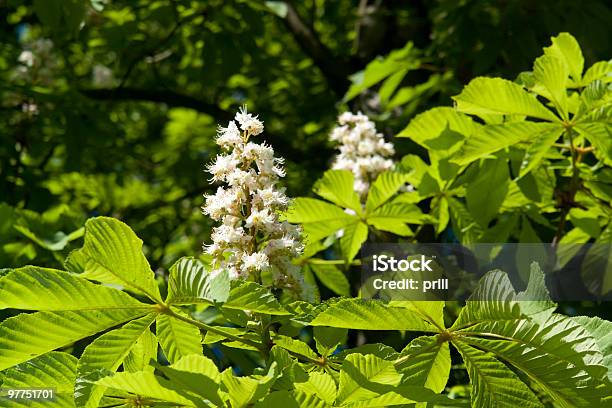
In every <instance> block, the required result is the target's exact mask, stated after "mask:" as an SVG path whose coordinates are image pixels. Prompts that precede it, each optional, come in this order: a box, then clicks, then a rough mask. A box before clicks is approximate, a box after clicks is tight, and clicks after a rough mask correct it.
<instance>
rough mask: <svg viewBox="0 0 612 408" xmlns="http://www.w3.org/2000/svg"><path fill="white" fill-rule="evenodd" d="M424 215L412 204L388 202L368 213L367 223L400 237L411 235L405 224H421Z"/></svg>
mask: <svg viewBox="0 0 612 408" xmlns="http://www.w3.org/2000/svg"><path fill="white" fill-rule="evenodd" d="M424 219H425V217H424V216H423V213H422V212H421V210H420V209H419V207H417V206H416V205H414V204H408V203H401V202H390V203H387V204H385V205H383V206H381V207H379V208H377V209H376V210H374V212H372V213H371V214H370V215H368V217H367V219H366V221H367V223H368V224H370V225H371V226H373V227H374V228H376V229H379V230H381V231H389V232H392V233H394V234H396V235H399V236H402V237H408V236H412V235H413V232H412V230H411V229H410V227H408V226H407V225H406V224H421V223H422V222H423V221H424Z"/></svg>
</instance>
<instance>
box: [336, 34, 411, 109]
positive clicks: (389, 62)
mask: <svg viewBox="0 0 612 408" xmlns="http://www.w3.org/2000/svg"><path fill="white" fill-rule="evenodd" d="M418 65H419V61H418V59H417V58H416V50H415V49H414V46H413V45H412V43H408V44H406V46H404V48H402V49H400V50H395V51H392V52H391V53H389V55H388V56H386V57H384V58H381V57H378V58H376V59H375V60H374V61H372V62H370V63H369V64H368V65H367V66H366V69H365V70H364V71H363V72H361V73H359V74H357V75H353V77H352V78H351V79H352V81H353V84H352V85H351V87H350V88H349V90H348V92H347V93H346V95H344V98H343V101H344V102H348V101H350V100H351V99H353V98H354V97H356V96H357V95H359V94H360V93H361V92H363V91H364V90H366V89H368V88H370V87H372V86H374V85H376V84H377V83H379V82H380V81H382V80H383V79H385V78H387V77H388V76H390V75H392V74H394V73H396V72H399V71H403V70H405V69H415V68H416V67H418Z"/></svg>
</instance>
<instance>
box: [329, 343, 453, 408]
mask: <svg viewBox="0 0 612 408" xmlns="http://www.w3.org/2000/svg"><path fill="white" fill-rule="evenodd" d="M401 378H402V375H401V374H400V373H398V371H397V370H396V368H395V366H394V362H393V361H389V360H384V359H382V358H379V357H377V356H375V355H372V354H359V353H354V354H349V355H348V356H347V357H346V358H345V359H344V360H343V362H342V369H341V371H340V379H339V389H338V395H337V397H336V405H338V406H346V407H351V408H357V407H363V408H366V407H387V406H394V405H406V404H412V403H415V402H423V403H432V405H436V404H439V405H442V406H444V405H450V406H463V404H461V403H458V401H453V400H450V399H448V398H446V397H444V396H441V395H437V394H436V393H435V392H433V391H432V390H429V389H427V388H424V387H420V386H414V385H401V384H400V381H401Z"/></svg>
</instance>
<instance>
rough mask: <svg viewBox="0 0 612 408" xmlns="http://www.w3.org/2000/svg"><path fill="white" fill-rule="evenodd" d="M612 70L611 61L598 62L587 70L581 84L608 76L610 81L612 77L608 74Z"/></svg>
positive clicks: (585, 84) (584, 84)
mask: <svg viewBox="0 0 612 408" xmlns="http://www.w3.org/2000/svg"><path fill="white" fill-rule="evenodd" d="M611 71H612V63H611V62H610V61H599V62H596V63H595V64H593V65H591V67H590V68H589V69H587V70H586V72H585V73H584V76H583V77H582V81H581V82H580V84H579V85H582V86H587V85H589V84H590V83H591V82H593V81H595V80H597V79H600V80H605V79H606V78H607V79H608V81H612V79H610V78H609V76H608V75H609V73H610V72H611Z"/></svg>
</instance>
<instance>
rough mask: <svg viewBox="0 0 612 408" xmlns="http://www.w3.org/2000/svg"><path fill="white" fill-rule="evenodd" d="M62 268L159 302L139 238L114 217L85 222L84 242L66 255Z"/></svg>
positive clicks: (152, 276) (92, 219)
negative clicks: (77, 248) (64, 267)
mask: <svg viewBox="0 0 612 408" xmlns="http://www.w3.org/2000/svg"><path fill="white" fill-rule="evenodd" d="M66 268H67V269H68V270H69V271H72V272H77V273H80V276H81V277H83V278H86V279H90V280H96V281H100V282H102V283H107V284H115V285H121V286H124V287H125V288H127V289H129V290H133V291H135V292H137V293H141V294H145V295H146V296H147V297H149V299H151V300H153V301H154V302H157V303H161V302H162V300H161V296H160V294H159V288H158V287H157V283H156V282H155V275H154V273H153V271H152V270H151V267H150V266H149V263H148V262H147V259H146V258H145V256H144V254H143V253H142V241H141V240H140V239H139V238H138V237H137V236H136V234H134V231H132V230H131V229H130V227H128V226H127V225H126V224H124V223H122V222H121V221H119V220H116V219H114V218H108V217H97V218H91V219H89V220H88V221H87V222H86V223H85V244H84V245H83V248H81V249H79V250H76V251H73V252H72V253H71V254H70V255H69V256H68V259H67V260H66Z"/></svg>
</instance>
